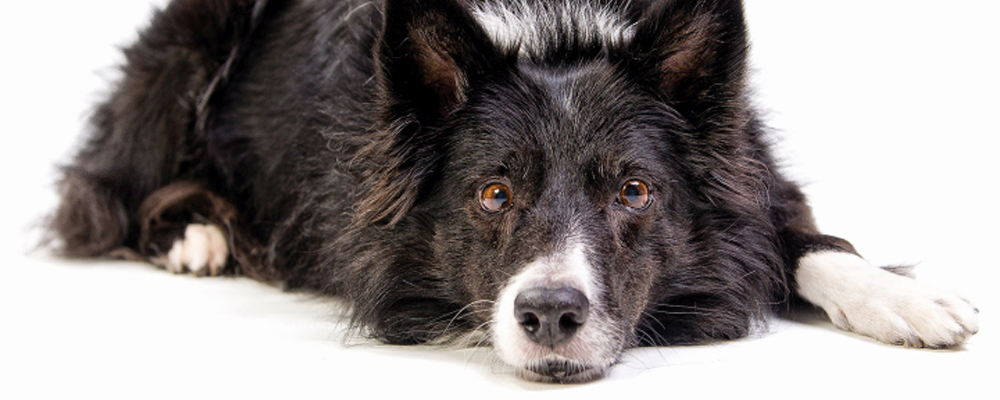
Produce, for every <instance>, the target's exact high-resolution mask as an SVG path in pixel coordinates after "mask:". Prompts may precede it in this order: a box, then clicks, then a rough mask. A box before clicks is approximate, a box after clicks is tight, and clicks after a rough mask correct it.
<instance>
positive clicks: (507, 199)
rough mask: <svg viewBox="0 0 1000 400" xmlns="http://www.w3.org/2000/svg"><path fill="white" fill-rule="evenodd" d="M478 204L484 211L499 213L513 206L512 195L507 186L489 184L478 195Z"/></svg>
mask: <svg viewBox="0 0 1000 400" xmlns="http://www.w3.org/2000/svg"><path fill="white" fill-rule="evenodd" d="M479 204H480V205H482V206H483V209H484V210H486V211H489V212H501V211H504V210H506V209H508V208H510V206H511V205H512V204H514V195H513V194H511V192H510V189H509V188H507V185H504V184H502V183H491V184H489V185H486V187H484V188H483V189H482V191H481V192H480V193H479Z"/></svg>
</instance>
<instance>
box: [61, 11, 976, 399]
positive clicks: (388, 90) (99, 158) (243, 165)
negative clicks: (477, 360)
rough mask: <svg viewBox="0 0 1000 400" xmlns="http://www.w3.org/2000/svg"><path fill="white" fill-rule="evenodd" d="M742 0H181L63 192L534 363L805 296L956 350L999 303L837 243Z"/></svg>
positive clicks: (206, 263)
mask: <svg viewBox="0 0 1000 400" xmlns="http://www.w3.org/2000/svg"><path fill="white" fill-rule="evenodd" d="M747 49H748V45H747V39H746V28H745V25H744V22H743V14H742V6H741V4H740V3H739V2H738V1H724V0H717V1H708V0H705V1H658V0H648V1H646V0H643V1H630V2H629V1H618V0H591V1H584V0H559V1H544V0H497V1H486V0H467V1H462V0H387V1H383V2H373V1H360V0H271V1H264V0H257V1H253V0H174V1H173V3H171V4H170V6H169V7H167V8H166V9H165V10H164V11H162V12H160V13H158V14H157V15H156V17H155V19H154V21H153V24H152V26H151V27H150V28H149V29H147V30H146V31H145V32H143V34H142V35H141V37H140V39H139V41H138V42H137V43H136V44H135V45H133V46H132V47H130V48H128V49H127V50H126V56H127V64H126V65H125V67H124V77H123V78H122V81H121V82H120V84H119V86H118V87H117V88H116V90H115V91H114V92H113V94H112V95H111V97H110V98H109V100H108V101H106V102H105V103H104V104H103V105H102V106H101V107H100V108H99V109H98V111H97V113H96V115H95V117H94V120H93V123H94V131H93V133H92V136H91V137H90V140H89V141H88V142H87V143H86V144H85V146H84V147H83V149H82V150H81V152H80V154H79V155H78V156H77V157H76V159H75V161H74V162H73V164H72V165H70V166H69V167H67V168H66V169H65V177H64V179H63V180H62V182H61V191H62V197H63V201H62V204H61V206H60V208H59V210H58V211H57V213H56V215H55V216H54V218H53V222H52V228H53V231H54V232H56V234H57V235H58V237H59V239H60V242H61V244H62V251H63V252H64V253H65V254H67V255H69V256H87V257H91V256H108V255H119V256H120V255H139V256H141V257H143V258H145V259H148V260H150V261H152V262H154V263H156V264H158V265H161V266H164V267H166V268H168V269H170V270H172V271H175V272H185V271H190V272H194V273H198V274H207V275H217V274H220V273H223V272H229V273H237V274H244V275H249V276H252V277H254V278H257V279H260V280H263V281H269V282H283V283H284V284H285V285H286V287H288V288H290V289H307V290H313V291H319V292H323V293H327V294H331V295H336V296H340V297H343V298H344V299H346V300H347V301H349V302H350V304H351V305H352V309H353V314H352V315H353V321H354V323H355V324H356V326H358V327H359V328H362V329H364V330H365V332H366V333H367V334H370V335H371V336H373V337H376V338H378V339H381V340H383V341H386V342H390V343H401V344H413V343H427V342H445V341H448V340H453V339H455V338H457V337H460V336H463V335H469V334H475V333H479V334H484V335H485V337H484V338H483V339H485V340H489V341H490V343H492V344H493V346H494V347H495V348H496V350H497V353H498V355H499V356H500V358H501V359H503V360H504V361H505V362H506V363H508V364H510V365H512V366H514V367H515V368H517V369H518V370H519V371H521V373H522V374H523V375H524V376H526V377H528V378H531V379H538V380H551V381H584V380H589V379H594V378H597V377H599V376H601V375H602V374H603V372H604V371H606V370H607V368H609V367H610V366H611V365H613V364H614V363H615V361H616V360H617V359H618V357H619V355H620V354H621V352H622V351H623V350H624V349H626V348H628V347H632V346H640V345H674V344H686V343H699V342H705V341H710V340H720V339H731V338H738V337H741V336H744V335H746V334H747V333H748V331H749V330H750V327H751V326H752V325H753V323H754V322H755V321H758V320H759V319H760V318H762V317H763V316H764V315H765V314H766V313H767V312H768V311H771V310H772V309H774V308H775V307H776V306H777V305H779V304H785V303H787V302H791V301H795V300H796V299H798V298H803V299H805V300H807V301H809V302H811V303H813V304H815V305H817V306H820V307H822V308H823V309H824V310H826V312H827V313H828V314H829V315H830V316H831V318H832V319H833V320H834V322H835V324H837V326H839V327H841V328H844V329H848V330H853V331H856V332H859V333H862V334H865V335H869V336H872V337H874V338H876V339H879V340H881V341H884V342H890V343H897V344H906V345H911V346H928V347H941V346H952V345H956V344H959V343H961V342H962V341H964V340H965V339H966V338H967V337H968V336H970V335H972V334H974V333H975V331H976V329H977V317H976V310H975V309H974V308H973V307H972V306H970V305H969V304H968V303H966V302H964V301H962V300H961V299H958V298H956V297H954V296H951V295H948V294H942V293H939V292H936V291H934V290H932V289H928V288H926V287H924V286H922V285H921V284H919V283H918V282H916V281H913V280H911V279H909V278H905V277H901V276H898V275H894V274H892V273H889V272H887V271H884V270H881V269H878V268H874V267H872V266H870V265H868V264H867V263H866V262H865V261H864V260H862V259H861V258H860V257H858V256H857V255H856V254H854V250H853V248H852V247H851V245H850V244H849V243H847V242H846V241H844V240H842V239H839V238H834V237H830V236H825V235H822V234H820V233H819V232H818V231H817V229H816V228H815V226H814V224H813V222H812V217H811V215H810V211H809V209H808V206H807V205H806V203H805V199H804V197H803V196H802V194H801V192H800V191H799V189H798V188H797V186H796V185H794V184H793V183H791V182H789V181H788V180H786V179H784V178H783V177H782V176H781V175H780V174H779V173H778V171H777V168H776V167H775V163H774V161H773V160H772V159H771V157H770V155H769V152H768V148H767V145H766V138H765V137H764V135H765V130H764V128H763V127H762V125H761V124H760V121H759V119H758V117H757V115H756V114H755V112H754V110H753V109H752V108H751V107H750V104H749V101H748V100H747V93H746V92H747V90H746V89H745V87H744V86H745V80H746V78H745V64H746V56H747V54H746V53H747Z"/></svg>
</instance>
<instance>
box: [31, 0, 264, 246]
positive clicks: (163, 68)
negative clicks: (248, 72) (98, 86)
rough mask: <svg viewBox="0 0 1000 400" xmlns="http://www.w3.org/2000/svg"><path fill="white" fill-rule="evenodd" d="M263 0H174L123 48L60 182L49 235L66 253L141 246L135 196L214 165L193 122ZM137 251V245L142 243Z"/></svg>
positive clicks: (202, 116) (207, 106) (202, 117)
mask: <svg viewBox="0 0 1000 400" xmlns="http://www.w3.org/2000/svg"><path fill="white" fill-rule="evenodd" d="M266 3H267V2H266V1H265V0H174V1H172V2H170V3H169V4H168V5H167V6H166V8H165V9H164V10H162V11H158V12H156V13H155V15H154V17H153V21H152V23H151V25H150V26H149V27H148V28H146V29H144V30H143V31H142V32H141V33H140V35H139V39H138V40H137V41H136V42H135V43H134V44H132V45H130V46H129V47H127V48H126V49H125V50H124V55H125V59H126V63H125V65H123V66H122V68H121V71H122V77H121V79H120V80H119V81H118V82H117V83H116V85H115V86H114V89H113V90H112V91H111V93H110V95H109V96H108V98H107V99H106V100H105V101H104V102H103V103H102V104H101V105H100V106H99V107H98V108H97V109H96V110H95V113H94V115H93V116H92V117H91V121H90V125H91V126H90V133H89V136H88V137H87V140H86V142H85V143H84V144H83V146H82V148H81V149H80V150H79V153H78V154H77V155H76V156H75V157H74V159H73V161H72V163H71V164H70V165H67V166H65V167H64V168H63V174H64V176H63V178H62V179H61V180H60V182H59V184H58V189H59V192H60V193H59V194H60V197H61V202H60V205H59V207H58V209H57V210H56V212H55V214H54V215H52V217H51V218H50V220H49V222H48V229H49V231H50V236H51V237H50V238H48V240H49V242H50V243H51V244H53V245H54V247H56V250H57V251H58V252H60V253H61V254H62V255H65V256H69V257H106V256H122V255H127V256H131V255H134V254H135V252H137V251H140V250H139V249H138V248H137V246H138V240H139V235H140V229H139V228H140V227H139V226H138V223H139V221H138V220H139V218H138V216H137V213H138V211H139V207H140V205H141V204H142V203H143V202H144V201H145V199H146V198H147V197H149V196H150V194H151V193H153V192H154V191H156V190H158V189H160V188H162V187H164V186H166V185H169V184H171V183H172V182H174V181H176V180H178V179H180V178H181V177H183V176H187V177H191V176H199V177H205V176H207V175H210V172H211V171H212V170H213V165H212V163H211V160H210V159H209V158H208V157H206V156H205V153H206V151H205V147H206V144H205V142H206V140H207V139H206V138H205V135H204V133H203V132H202V129H200V128H201V124H202V122H204V121H206V118H207V117H206V116H207V115H209V114H210V113H209V112H208V111H210V110H211V105H212V102H211V101H210V100H212V97H211V94H212V93H214V91H218V90H219V87H220V86H221V85H222V82H221V81H222V79H221V78H222V77H225V76H228V74H227V72H229V71H228V69H227V68H229V67H230V66H231V65H232V64H234V63H235V61H236V60H235V58H236V57H235V56H234V55H235V54H239V52H238V51H237V50H238V49H240V48H246V47H247V46H241V44H242V42H243V41H245V40H246V39H247V38H248V37H249V36H250V35H249V32H251V30H252V29H253V26H254V25H255V24H256V23H257V22H258V21H257V20H258V19H259V18H258V17H256V16H255V15H256V14H259V13H257V12H255V7H256V8H262V7H263V5H265V4H266ZM140 252H141V251H140Z"/></svg>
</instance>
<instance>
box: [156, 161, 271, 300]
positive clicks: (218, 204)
mask: <svg viewBox="0 0 1000 400" xmlns="http://www.w3.org/2000/svg"><path fill="white" fill-rule="evenodd" d="M139 225H140V237H139V245H138V249H139V253H140V254H141V255H142V256H143V257H145V258H146V259H147V260H149V261H150V262H151V263H153V264H156V265H158V266H160V267H163V268H165V269H167V270H168V271H170V272H173V273H177V274H180V273H185V272H190V273H193V274H195V275H198V276H206V275H207V276H217V275H221V274H223V273H224V272H226V271H228V272H229V273H235V274H244V275H249V276H250V277H252V278H255V279H258V280H261V281H265V282H267V281H275V280H277V279H279V276H278V275H277V273H276V272H275V271H274V270H273V269H271V268H270V267H268V263H265V262H264V260H263V256H264V253H265V252H264V250H263V246H261V245H260V244H259V242H258V241H257V240H255V238H254V237H253V235H252V234H251V233H250V232H249V230H248V229H247V228H246V227H245V226H244V224H243V223H242V221H241V218H240V214H239V211H238V210H237V209H236V207H235V206H234V205H233V204H232V203H230V202H228V201H226V199H224V198H222V197H221V196H219V195H217V194H215V193H213V192H212V191H210V190H208V189H206V188H205V187H204V186H203V185H200V184H198V183H195V182H186V181H181V182H175V183H173V184H170V185H168V186H165V187H163V188H161V189H159V190H157V191H156V192H153V194H151V195H150V196H149V197H148V198H147V199H146V201H145V202H143V204H142V207H141V208H140V210H139Z"/></svg>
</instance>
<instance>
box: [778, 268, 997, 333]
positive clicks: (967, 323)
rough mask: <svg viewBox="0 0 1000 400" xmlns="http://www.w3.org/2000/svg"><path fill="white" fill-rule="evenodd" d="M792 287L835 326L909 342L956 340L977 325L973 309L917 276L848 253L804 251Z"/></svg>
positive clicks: (976, 327)
mask: <svg viewBox="0 0 1000 400" xmlns="http://www.w3.org/2000/svg"><path fill="white" fill-rule="evenodd" d="M795 282H796V283H797V287H796V289H797V292H798V294H799V295H800V296H802V298H804V299H805V300H807V301H809V302H810V303H813V304H815V305H817V306H819V307H821V308H823V310H825V311H826V313H827V314H828V315H829V316H830V319H831V320H832V321H833V323H834V325H836V326H837V327H839V328H841V329H844V330H847V331H853V332H857V333H860V334H862V335H866V336H870V337H873V338H875V339H877V340H879V341H881V342H884V343H891V344H897V345H905V346H911V347H931V348H940V347H949V346H955V345H958V344H961V343H962V342H964V341H965V340H966V339H968V338H969V337H970V336H972V335H974V334H975V333H976V332H977V331H978V329H979V323H978V315H977V313H978V310H976V308H975V307H973V306H972V305H971V304H969V303H968V302H966V301H965V300H963V299H961V298H959V297H956V296H955V295H952V294H950V293H947V292H943V291H940V290H936V289H934V288H932V287H929V286H927V285H925V284H923V283H922V282H919V281H917V280H915V279H911V278H909V277H906V276H901V275H897V274H895V273H892V272H889V271H887V270H884V269H881V268H877V267H875V266H873V265H871V264H869V263H868V262H867V261H865V260H864V259H863V258H861V257H859V256H858V255H856V254H853V253H847V252H841V251H816V252H810V253H807V254H806V255H804V256H803V257H801V258H800V259H799V260H798V265H797V268H796V270H795Z"/></svg>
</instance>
